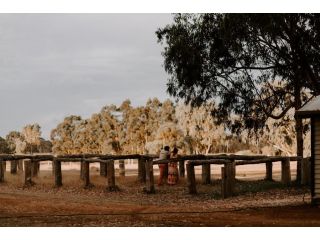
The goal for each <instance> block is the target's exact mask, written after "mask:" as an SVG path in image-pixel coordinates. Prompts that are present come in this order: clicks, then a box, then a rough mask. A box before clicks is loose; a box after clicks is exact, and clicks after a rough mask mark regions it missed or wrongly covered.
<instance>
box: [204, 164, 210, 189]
mask: <svg viewBox="0 0 320 240" xmlns="http://www.w3.org/2000/svg"><path fill="white" fill-rule="evenodd" d="M210 183H211V167H210V164H209V163H206V164H202V184H210Z"/></svg>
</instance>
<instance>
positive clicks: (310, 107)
mask: <svg viewBox="0 0 320 240" xmlns="http://www.w3.org/2000/svg"><path fill="white" fill-rule="evenodd" d="M295 116H296V117H297V118H310V119H311V198H312V203H313V204H320V96H317V97H315V98H314V99H312V100H311V101H310V102H308V103H307V104H306V105H304V106H303V107H302V108H300V109H299V110H298V111H296V114H295Z"/></svg>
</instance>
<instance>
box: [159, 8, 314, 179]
mask: <svg viewBox="0 0 320 240" xmlns="http://www.w3.org/2000/svg"><path fill="white" fill-rule="evenodd" d="M156 34H157V38H158V41H159V42H160V43H162V44H163V45H164V50H163V56H164V67H165V70H166V71H167V72H168V73H169V75H170V78H169V79H168V83H167V90H168V92H169V94H171V95H172V96H174V97H176V98H178V99H184V100H185V102H187V103H191V104H192V105H201V104H202V103H205V102H208V101H217V103H218V104H217V108H216V110H215V111H214V112H213V115H214V116H215V119H216V121H217V123H223V124H225V125H226V126H227V127H228V128H229V129H231V130H232V132H235V133H240V132H241V131H242V130H243V129H250V130H254V131H255V132H259V131H260V130H261V129H263V128H264V126H265V123H266V121H267V120H268V119H269V118H273V119H282V118H283V117H284V116H285V115H286V114H287V112H288V111H289V110H290V109H292V108H293V109H295V110H297V109H299V108H300V107H301V106H302V104H303V103H304V102H306V101H307V97H306V94H304V92H305V91H307V92H310V93H311V94H312V95H318V94H319V93H320V41H319V40H320V17H319V15H318V14H176V15H175V16H174V19H173V23H172V24H170V25H167V26H165V27H163V28H160V29H158V31H157V32H156ZM275 82H277V83H279V85H275V84H273V83H275ZM276 109H277V110H278V113H275V110H276ZM233 114H236V115H238V116H239V117H238V118H236V119H233V120H232V119H231V118H230V116H231V115H233ZM295 130H296V132H297V134H296V138H297V141H296V142H297V155H299V156H303V126H302V121H301V120H300V119H296V126H295ZM298 169H299V168H298ZM299 177H300V171H298V176H297V178H298V180H299Z"/></svg>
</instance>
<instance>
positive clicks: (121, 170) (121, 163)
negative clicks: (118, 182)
mask: <svg viewBox="0 0 320 240" xmlns="http://www.w3.org/2000/svg"><path fill="white" fill-rule="evenodd" d="M125 175H126V166H125V160H119V176H121V177H124V176H125Z"/></svg>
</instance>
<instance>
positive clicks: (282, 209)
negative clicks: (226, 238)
mask: <svg viewBox="0 0 320 240" xmlns="http://www.w3.org/2000/svg"><path fill="white" fill-rule="evenodd" d="M5 177H6V182H5V183H2V184H1V185H0V226H320V210H319V209H318V208H315V207H311V206H310V194H309V191H308V188H296V187H294V186H291V187H286V186H283V185H281V184H280V183H278V182H266V181H262V180H255V181H244V180H241V181H240V180H238V181H237V184H236V186H237V189H236V196H234V197H232V198H228V199H221V196H220V185H221V183H220V181H219V180H214V181H213V183H212V184H210V185H201V184H200V183H199V184H198V185H197V190H198V194H197V195H189V194H188V192H187V189H186V182H185V179H183V178H182V179H181V180H180V182H179V184H178V185H176V186H166V185H164V186H161V187H156V194H144V193H143V187H144V185H143V184H140V183H139V182H138V181H137V179H136V178H137V177H136V176H128V177H117V178H116V183H117V185H118V187H119V189H120V190H119V191H117V192H108V191H107V190H106V186H107V183H106V178H104V177H100V176H99V175H98V172H93V173H92V175H91V176H90V179H91V182H92V184H93V187H92V188H90V189H84V188H83V183H82V182H81V180H80V179H79V172H78V171H64V172H63V184H64V185H63V186H62V187H61V188H54V187H53V177H52V176H51V173H50V171H42V172H41V174H40V176H39V177H37V178H35V179H34V181H35V185H34V186H32V187H28V188H25V187H24V186H23V179H22V178H23V176H22V174H17V175H10V174H8V173H6V176H5ZM199 177H200V176H199Z"/></svg>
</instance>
